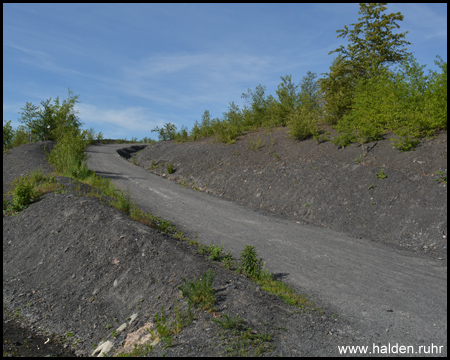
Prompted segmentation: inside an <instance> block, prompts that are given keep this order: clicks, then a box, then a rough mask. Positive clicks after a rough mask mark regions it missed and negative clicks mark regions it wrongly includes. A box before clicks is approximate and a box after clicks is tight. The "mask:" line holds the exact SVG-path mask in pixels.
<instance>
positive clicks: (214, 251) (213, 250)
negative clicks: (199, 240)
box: [208, 245, 223, 261]
mask: <svg viewBox="0 0 450 360" xmlns="http://www.w3.org/2000/svg"><path fill="white" fill-rule="evenodd" d="M222 249H223V245H220V246H219V245H211V246H210V247H209V249H208V251H209V254H210V255H209V258H210V259H211V260H213V261H217V260H220V253H221V252H222Z"/></svg>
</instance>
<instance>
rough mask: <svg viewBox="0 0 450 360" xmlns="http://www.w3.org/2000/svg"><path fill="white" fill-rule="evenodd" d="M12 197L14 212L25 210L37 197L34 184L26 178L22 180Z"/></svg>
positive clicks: (19, 181)
mask: <svg viewBox="0 0 450 360" xmlns="http://www.w3.org/2000/svg"><path fill="white" fill-rule="evenodd" d="M12 196H13V201H12V203H13V206H12V207H13V210H15V211H20V210H23V209H25V208H26V207H27V206H28V205H29V204H30V203H31V202H32V201H33V200H34V198H35V196H36V192H35V188H34V185H33V183H32V182H31V181H29V180H28V179H26V178H20V179H19V180H18V182H17V185H16V187H15V188H14V189H13V191H12Z"/></svg>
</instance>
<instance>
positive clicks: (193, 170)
mask: <svg viewBox="0 0 450 360" xmlns="http://www.w3.org/2000/svg"><path fill="white" fill-rule="evenodd" d="M258 136H259V138H260V139H261V142H260V145H259V146H257V147H255V146H256V144H257V138H258ZM251 139H252V141H253V143H254V144H255V145H254V150H252V149H249V147H250V144H251V141H250V140H251ZM44 145H45V144H44V143H35V144H28V145H23V146H20V147H18V148H15V149H12V150H10V151H9V152H8V153H7V154H6V155H5V154H4V155H3V191H4V192H5V191H7V189H8V186H9V184H10V183H11V181H12V180H13V179H14V178H16V177H18V176H23V175H25V174H26V173H27V172H28V171H29V170H31V169H32V168H34V169H37V168H39V167H41V166H42V168H43V171H44V173H47V174H48V173H50V172H51V168H50V167H49V166H48V164H47V163H46V161H45V159H44V155H45V152H44V150H43V147H44ZM446 145H447V134H446V133H443V134H440V135H439V136H438V137H437V138H435V139H433V140H426V141H425V143H424V145H422V146H421V147H419V148H418V149H417V150H416V151H414V152H412V153H399V152H397V151H396V150H393V149H392V148H391V147H390V146H389V143H388V140H386V141H380V142H378V143H373V144H369V147H368V152H367V156H366V157H364V156H362V157H361V158H360V162H359V163H357V162H355V158H356V157H358V156H359V155H361V154H362V150H361V148H358V147H350V148H347V149H337V148H336V147H335V146H334V145H332V144H329V143H322V144H317V143H315V142H314V141H313V140H308V141H304V142H295V141H292V140H287V139H286V134H285V130H283V129H282V130H275V131H271V132H270V131H267V132H265V131H260V132H259V133H253V134H249V135H247V136H246V137H244V138H243V139H241V140H238V141H237V142H236V143H235V144H233V145H229V146H227V145H222V144H217V143H209V141H203V142H201V143H197V142H196V143H184V144H175V143H172V142H163V143H155V144H152V145H150V146H148V147H147V148H146V149H144V150H143V151H141V152H139V153H137V155H136V156H135V157H131V158H130V161H134V162H137V163H138V164H140V165H142V166H144V167H146V168H152V167H153V168H156V169H154V170H155V172H157V173H160V174H161V175H163V174H164V176H166V177H168V178H171V179H173V180H176V181H178V182H180V183H181V184H185V185H186V186H195V187H197V188H199V189H201V190H204V191H208V192H210V193H213V194H216V195H218V196H222V197H224V198H228V199H230V200H235V201H239V202H241V203H244V204H247V205H248V206H251V207H253V208H255V209H258V211H265V212H267V213H272V214H276V215H277V216H283V217H287V218H293V219H296V220H297V221H302V222H308V223H311V224H315V225H321V226H326V227H329V228H334V229H337V230H340V231H345V232H348V233H349V234H351V235H353V236H360V237H364V238H370V239H372V240H373V241H382V242H384V243H386V244H389V245H390V246H394V247H401V248H407V249H411V254H412V255H414V256H431V257H437V258H443V259H446V254H447V247H446V235H447V187H446V184H444V183H439V182H437V181H435V179H436V178H437V176H436V174H435V171H436V170H439V171H444V170H446V169H447V162H446V161H447V147H446ZM152 161H153V166H152ZM167 163H173V164H174V165H175V172H174V173H173V174H171V175H168V174H167V171H166V165H165V164H167ZM162 164H164V165H163V166H160V167H157V166H158V165H162ZM380 169H383V170H384V173H385V174H386V175H387V178H384V179H378V178H377V176H376V173H380ZM58 181H59V182H60V183H61V184H62V185H64V187H65V189H66V191H65V192H64V193H62V194H55V193H49V194H47V195H45V196H43V197H42V198H41V199H40V200H39V201H37V202H35V203H34V204H32V205H31V206H29V207H28V208H27V209H25V210H23V211H22V212H20V213H19V214H18V215H15V216H4V217H3V319H4V347H3V349H4V355H5V354H6V355H9V354H12V355H28V356H33V355H34V356H37V355H39V356H43V355H58V354H62V351H63V350H66V351H73V352H74V353H75V354H76V355H78V356H87V355H91V354H92V352H93V350H94V349H95V347H96V345H98V344H99V343H100V342H101V341H102V340H105V339H109V340H111V341H112V342H113V343H114V350H115V351H116V350H117V349H120V346H121V345H123V344H124V342H125V338H126V335H128V334H130V333H132V332H134V331H136V330H138V329H140V328H142V327H143V326H144V325H146V324H148V323H153V324H154V323H155V322H154V314H155V313H159V314H161V308H162V307H163V308H164V310H165V313H166V315H167V318H168V323H172V322H173V321H174V320H175V313H176V311H175V310H176V309H175V307H176V305H175V300H176V299H178V300H177V303H178V306H179V307H180V308H182V309H184V310H186V300H185V299H181V298H180V297H179V293H180V291H179V289H178V286H180V285H182V284H184V282H183V281H182V279H183V278H185V279H186V280H187V281H193V280H194V279H195V278H196V277H201V276H202V275H203V274H204V273H205V272H206V271H207V270H208V269H212V270H213V271H214V272H215V278H214V283H213V288H214V290H215V293H216V297H217V302H216V304H215V308H216V310H217V311H215V312H212V313H211V312H205V311H202V310H197V311H196V313H195V320H194V322H193V323H192V324H191V325H189V326H187V327H186V328H184V329H183V330H182V331H181V332H180V333H179V334H177V335H175V336H173V341H172V346H170V347H167V348H165V343H164V341H161V342H160V343H159V344H157V345H156V346H155V348H154V349H153V351H152V352H151V353H149V354H148V355H150V356H155V355H169V356H220V355H258V354H260V353H262V354H263V355H269V356H335V355H337V354H338V349H337V345H367V343H368V341H369V340H370V339H367V338H366V337H365V335H364V334H360V333H358V332H357V331H356V330H354V328H353V327H352V324H351V323H348V322H347V321H346V319H342V318H340V317H339V314H334V313H333V309H332V308H331V307H330V306H328V307H326V308H325V309H323V311H311V312H308V313H306V312H302V311H300V310H299V309H297V308H292V307H289V306H287V305H286V304H284V303H283V302H282V301H281V300H280V299H279V298H277V297H275V296H272V295H270V294H267V293H265V292H264V291H262V290H261V289H260V288H259V287H258V286H257V285H256V284H255V283H253V282H251V281H250V280H248V279H247V278H245V277H244V276H242V275H238V274H236V273H235V272H233V271H230V270H227V269H225V268H224V267H223V265H222V264H220V263H218V262H213V261H211V260H209V259H208V258H207V257H205V256H204V255H200V254H198V253H197V250H196V248H195V247H191V246H189V245H188V244H187V243H186V242H183V241H180V240H177V239H174V238H172V237H171V236H169V235H167V234H164V233H161V232H159V231H156V230H155V229H152V228H149V227H147V226H145V225H143V224H141V223H138V222H134V221H132V220H130V219H129V218H128V217H127V216H126V215H125V214H123V213H121V212H120V211H118V210H116V209H114V208H112V207H110V206H109V205H108V204H107V201H105V200H100V199H98V198H94V197H90V196H87V194H88V193H89V192H90V188H89V187H88V186H86V185H83V186H80V185H79V184H77V183H76V182H73V181H72V180H70V179H68V178H64V177H59V178H58ZM372 185H373V186H372ZM372 203H374V204H372ZM225 250H226V249H225ZM317 305H319V306H321V305H322V304H317ZM133 314H138V316H137V318H136V320H135V321H134V322H132V323H131V325H128V326H127V328H126V330H125V331H124V332H123V333H121V334H119V335H118V336H116V337H114V336H113V335H114V333H113V330H114V329H117V328H118V327H119V326H120V325H121V324H123V323H125V322H126V323H128V322H129V320H130V317H131V316H132V315H133ZM224 315H229V316H230V317H231V318H233V317H235V316H237V315H239V317H240V318H242V319H243V327H242V328H240V329H239V330H240V331H237V332H233V331H232V330H226V329H223V328H222V327H221V326H220V325H219V324H217V323H216V322H212V321H211V319H213V318H217V319H221V320H224V319H225V316H224ZM5 323H6V325H5ZM5 326H6V329H7V331H6V333H5ZM12 326H14V327H15V329H16V327H17V326H19V328H20V329H22V330H23V331H24V332H25V334H24V336H23V339H24V340H22V341H21V340H17V338H14V339H12V340H11V336H10V334H11V332H12V330H11V331H9V330H8V329H12ZM249 328H251V329H252V330H250V331H249V330H248V329H249ZM243 329H247V331H246V333H247V334H248V333H251V334H253V335H254V336H253V337H252V340H247V339H246V336H245V335H243V332H242V331H243ZM268 334H270V335H271V336H270V341H269V340H268V339H269V337H268V336H262V337H259V338H258V337H257V336H256V335H268ZM38 335H40V336H41V337H39V338H37V339H40V340H37V341H41V342H42V346H40V349H41V348H42V347H43V345H44V344H43V343H44V342H45V341H47V340H48V339H50V340H49V341H48V342H47V344H45V345H48V344H54V346H55V348H53V349H52V350H47V352H45V350H44V353H42V352H41V353H39V352H37V347H38V346H39V344H34V345H33V347H30V346H28V347H25V346H23V344H28V342H25V339H26V337H27V336H28V337H30V339H29V340H31V338H33V337H37V336H38ZM8 339H10V340H8ZM44 339H46V340H45V341H44ZM5 340H6V341H5ZM11 344H12V345H14V346H15V348H14V349H13V347H12V345H11ZM19 345H22V346H19ZM17 347H19V349H18V350H17V349H16V348H17ZM30 348H31V350H29V349H30ZM27 351H28V352H27Z"/></svg>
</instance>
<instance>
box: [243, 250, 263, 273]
mask: <svg viewBox="0 0 450 360" xmlns="http://www.w3.org/2000/svg"><path fill="white" fill-rule="evenodd" d="M239 260H240V262H241V264H240V265H239V267H238V271H239V272H240V273H242V274H244V275H246V276H248V277H249V278H253V279H258V278H259V277H260V275H261V271H262V268H263V264H262V259H258V258H257V254H256V251H255V248H254V246H251V245H247V246H246V247H245V248H244V250H243V251H242V252H241V256H240V259H239Z"/></svg>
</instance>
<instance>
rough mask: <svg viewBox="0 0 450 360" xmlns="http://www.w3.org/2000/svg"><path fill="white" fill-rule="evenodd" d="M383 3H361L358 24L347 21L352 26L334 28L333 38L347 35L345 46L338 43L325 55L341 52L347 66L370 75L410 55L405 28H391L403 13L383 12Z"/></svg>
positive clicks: (400, 19) (395, 25) (396, 24)
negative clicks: (350, 27)
mask: <svg viewBox="0 0 450 360" xmlns="http://www.w3.org/2000/svg"><path fill="white" fill-rule="evenodd" d="M385 5H386V3H370V4H366V3H361V4H360V10H359V12H358V14H362V15H363V17H361V18H358V20H359V21H360V22H359V23H356V24H351V26H354V29H353V30H349V28H348V27H347V25H345V26H344V29H341V30H337V31H336V32H337V33H339V35H338V36H337V38H340V37H342V38H345V37H347V36H348V41H349V44H348V45H347V48H345V47H344V46H343V45H341V46H340V47H338V48H337V49H336V50H333V51H331V52H330V53H329V54H328V55H330V54H332V53H335V52H336V53H338V54H340V55H342V58H343V60H348V61H350V65H352V66H353V67H357V68H358V69H359V70H360V71H361V74H360V75H366V74H367V73H368V74H369V75H374V74H373V72H374V71H377V70H378V69H379V67H380V66H385V65H392V64H396V63H400V62H402V61H403V60H405V59H406V57H407V56H408V55H410V54H409V53H408V52H407V51H406V45H411V43H410V42H408V41H406V40H404V38H405V35H406V34H407V33H408V31H407V32H405V33H399V34H394V33H393V32H392V30H393V29H395V28H397V29H399V28H400V25H398V23H397V22H398V21H403V15H402V14H401V13H400V12H398V13H391V14H388V15H386V14H384V11H385V10H386V9H387V6H385ZM360 35H362V36H363V37H362V38H361V37H360Z"/></svg>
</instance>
